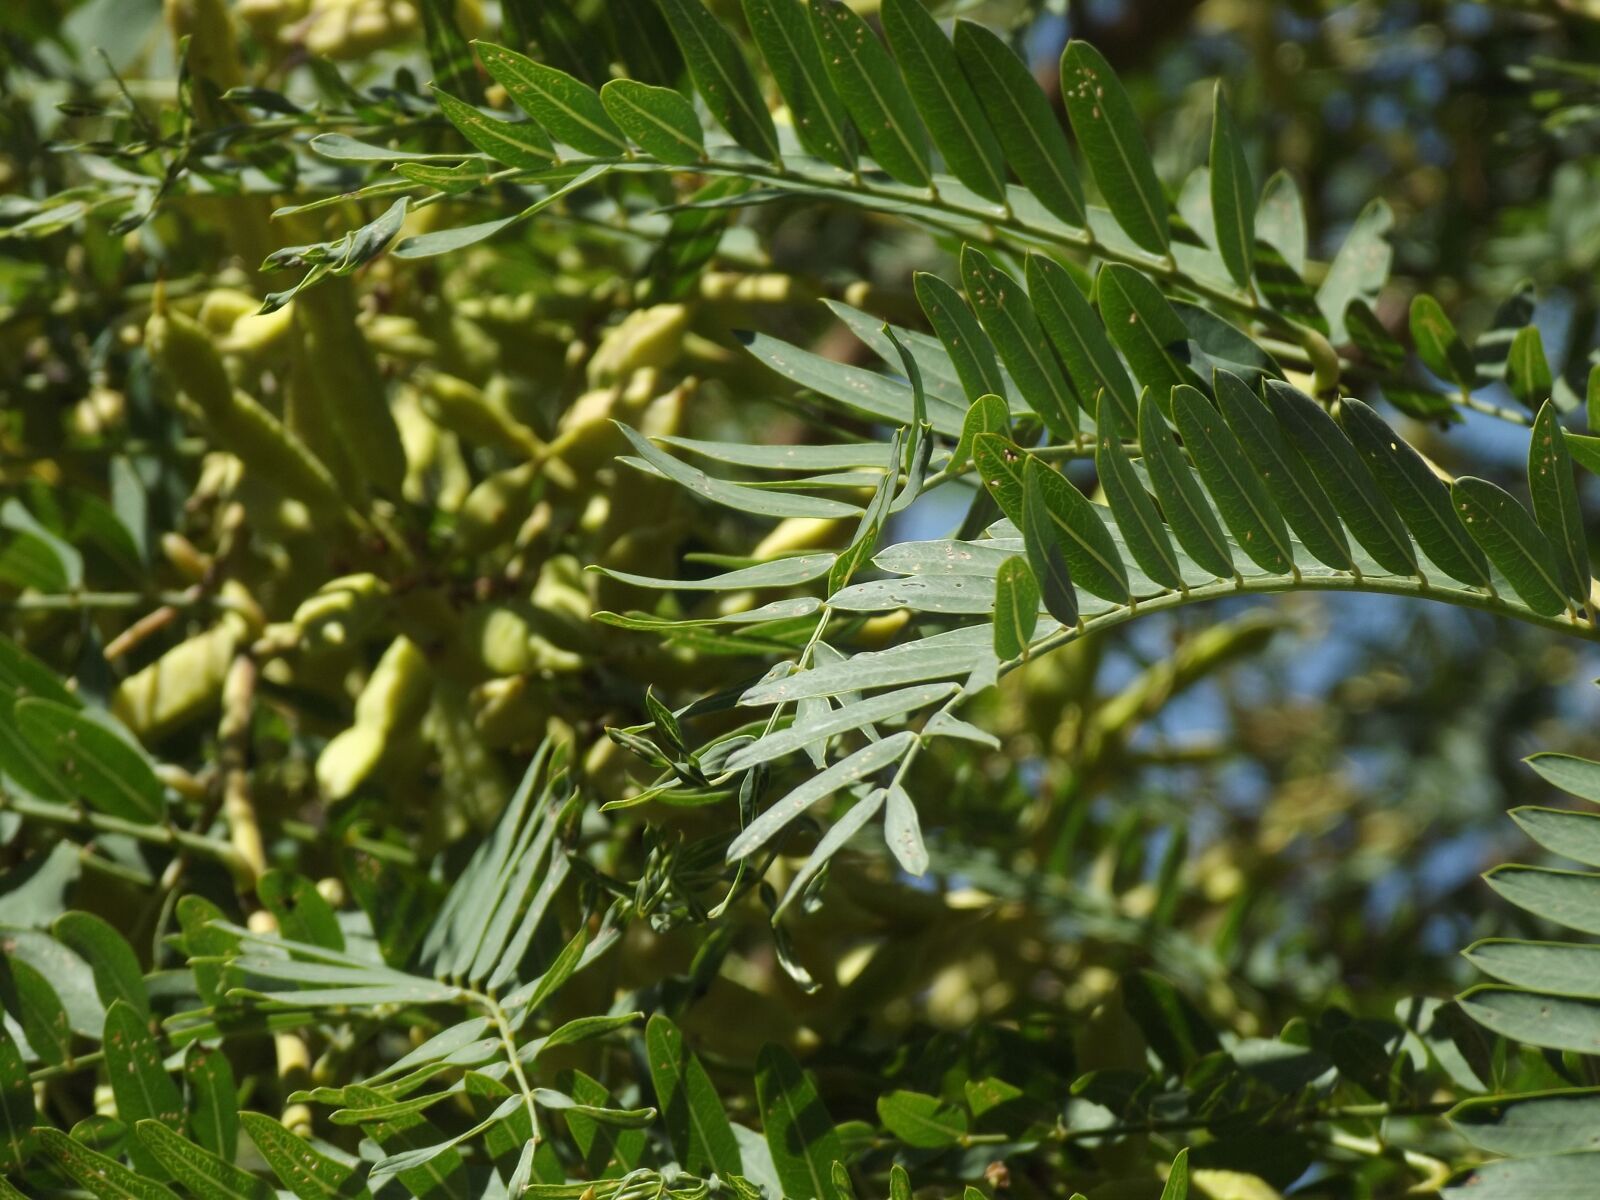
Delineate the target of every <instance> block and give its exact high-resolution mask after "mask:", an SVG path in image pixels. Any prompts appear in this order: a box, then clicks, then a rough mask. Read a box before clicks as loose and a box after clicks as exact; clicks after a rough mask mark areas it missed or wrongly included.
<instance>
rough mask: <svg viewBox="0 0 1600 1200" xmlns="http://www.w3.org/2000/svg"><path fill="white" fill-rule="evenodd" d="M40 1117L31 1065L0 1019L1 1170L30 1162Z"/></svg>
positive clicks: (16, 1167) (15, 1167)
mask: <svg viewBox="0 0 1600 1200" xmlns="http://www.w3.org/2000/svg"><path fill="white" fill-rule="evenodd" d="M37 1116H38V1113H37V1111H36V1110H35V1109H34V1106H33V1082H32V1081H31V1080H30V1079H29V1078H28V1066H27V1064H26V1063H24V1062H23V1061H22V1051H20V1050H19V1049H17V1044H16V1042H14V1041H12V1039H11V1035H10V1034H9V1033H7V1032H6V1030H5V1024H4V1022H0V1171H5V1172H8V1173H9V1172H11V1171H16V1170H19V1169H21V1167H22V1164H23V1163H25V1162H27V1161H28V1158H29V1156H30V1155H31V1154H32V1153H33V1147H34V1143H35V1142H36V1141H37V1139H36V1138H35V1137H34V1134H33V1122H34V1120H35V1118H36V1117H37Z"/></svg>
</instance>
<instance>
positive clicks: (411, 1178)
mask: <svg viewBox="0 0 1600 1200" xmlns="http://www.w3.org/2000/svg"><path fill="white" fill-rule="evenodd" d="M345 1095H346V1097H347V1099H348V1100H349V1101H350V1103H351V1104H352V1105H353V1106H355V1107H362V1108H376V1107H378V1106H379V1105H381V1104H385V1103H387V1100H386V1098H385V1097H384V1095H383V1094H382V1093H381V1092H377V1091H374V1090H373V1089H371V1088H363V1087H347V1088H346V1089H345ZM362 1128H363V1130H364V1131H365V1132H366V1134H367V1136H368V1137H370V1138H372V1140H373V1141H375V1142H377V1143H378V1144H379V1145H380V1146H382V1147H383V1149H384V1150H385V1151H386V1152H387V1153H388V1154H390V1155H391V1156H393V1155H397V1154H400V1153H403V1152H404V1151H408V1150H430V1151H431V1150H433V1149H434V1148H435V1147H439V1146H440V1144H441V1143H442V1142H444V1141H445V1138H444V1135H443V1134H441V1133H440V1132H439V1130H438V1128H437V1127H435V1126H434V1124H433V1123H432V1122H431V1121H429V1120H428V1119H427V1118H426V1117H424V1116H419V1115H417V1114H415V1113H413V1114H407V1115H403V1116H398V1117H395V1118H393V1119H392V1120H377V1121H372V1122H370V1123H368V1124H366V1125H363V1126H362ZM465 1175H466V1171H465V1164H464V1163H463V1162H462V1159H461V1154H460V1152H459V1151H457V1150H456V1149H455V1147H454V1146H453V1145H451V1146H445V1147H442V1148H441V1149H439V1150H438V1151H437V1152H435V1153H432V1154H430V1155H429V1156H428V1157H427V1159H426V1161H424V1162H422V1163H420V1164H419V1165H417V1166H414V1167H410V1168H408V1169H405V1170H401V1171H399V1172H398V1175H397V1177H398V1178H399V1180H400V1183H401V1185H402V1186H404V1187H405V1188H406V1189H407V1190H408V1191H410V1192H411V1194H412V1195H413V1196H417V1197H419V1198H420V1200H432V1198H434V1197H442V1196H449V1197H452V1198H455V1200H467V1197H468V1195H469V1192H468V1189H467V1183H466V1179H465Z"/></svg>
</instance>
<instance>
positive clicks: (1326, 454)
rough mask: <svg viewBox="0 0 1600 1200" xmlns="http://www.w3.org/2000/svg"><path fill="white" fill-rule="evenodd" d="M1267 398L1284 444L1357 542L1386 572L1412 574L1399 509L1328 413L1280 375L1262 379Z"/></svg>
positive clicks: (1413, 561)
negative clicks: (1308, 470)
mask: <svg viewBox="0 0 1600 1200" xmlns="http://www.w3.org/2000/svg"><path fill="white" fill-rule="evenodd" d="M1266 398H1267V403H1268V406H1269V407H1270V408H1271V409H1272V413H1273V416H1275V417H1277V419H1278V424H1279V427H1280V428H1282V430H1283V431H1284V434H1285V435H1286V436H1287V438H1288V440H1289V443H1290V444H1291V445H1293V446H1294V448H1295V449H1296V450H1298V451H1299V452H1300V455H1301V457H1302V458H1304V459H1305V461H1306V463H1307V464H1308V465H1309V466H1310V468H1311V470H1312V473H1313V474H1315V475H1316V477H1317V481H1318V482H1319V483H1321V484H1322V486H1323V488H1324V489H1325V490H1326V491H1327V493H1328V496H1329V497H1330V498H1331V499H1332V500H1333V506H1334V508H1336V509H1337V510H1338V512H1339V516H1340V517H1342V518H1343V519H1344V523H1345V525H1346V526H1347V527H1348V528H1349V530H1350V533H1351V534H1352V535H1353V536H1354V537H1355V539H1356V541H1358V542H1360V543H1361V545H1362V547H1363V548H1364V549H1365V550H1366V552H1367V553H1368V554H1370V555H1372V557H1373V558H1374V559H1376V560H1377V562H1378V565H1379V566H1381V567H1382V568H1383V569H1384V570H1385V571H1388V572H1390V573H1391V574H1394V575H1410V574H1413V573H1415V571H1416V569H1417V553H1416V550H1415V549H1414V548H1413V547H1412V545H1411V538H1410V537H1409V536H1408V535H1407V534H1406V527H1405V524H1404V523H1403V522H1402V521H1401V520H1400V514H1399V513H1397V512H1396V511H1395V508H1394V505H1393V504H1392V503H1390V501H1389V498H1388V497H1387V496H1385V495H1384V494H1383V493H1382V492H1381V491H1380V490H1379V488H1378V482H1377V480H1375V479H1373V477H1372V472H1371V471H1369V470H1368V469H1367V465H1366V463H1364V462H1362V461H1361V456H1360V455H1359V454H1358V453H1356V448H1355V447H1354V446H1353V445H1351V444H1350V439H1349V438H1347V437H1345V435H1344V434H1343V433H1342V432H1340V430H1339V427H1338V426H1337V425H1335V424H1334V423H1333V418H1332V417H1330V416H1329V415H1328V414H1327V413H1326V412H1325V411H1323V408H1322V406H1321V405H1320V404H1318V403H1317V402H1316V401H1315V400H1313V399H1312V398H1311V397H1310V396H1308V395H1306V394H1305V393H1304V392H1302V391H1300V390H1298V389H1297V388H1294V387H1292V386H1290V385H1289V384H1287V383H1284V382H1283V381H1282V380H1279V379H1269V380H1267V381H1266Z"/></svg>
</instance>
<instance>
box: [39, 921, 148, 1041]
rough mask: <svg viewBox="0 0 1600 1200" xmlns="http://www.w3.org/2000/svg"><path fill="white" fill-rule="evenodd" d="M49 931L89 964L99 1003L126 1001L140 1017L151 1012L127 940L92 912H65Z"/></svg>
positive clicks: (137, 966) (137, 961)
mask: <svg viewBox="0 0 1600 1200" xmlns="http://www.w3.org/2000/svg"><path fill="white" fill-rule="evenodd" d="M50 932H51V933H53V934H55V936H56V940H57V941H59V942H61V943H62V944H63V945H64V946H66V947H67V948H68V949H70V950H71V951H72V952H73V953H74V954H76V955H77V956H78V957H79V958H81V959H83V961H84V962H86V963H88V964H89V969H90V970H91V971H92V972H93V973H94V990H95V994H96V995H97V996H99V997H100V1003H101V1004H105V1005H110V1004H111V1003H112V1001H115V1000H126V1001H127V1002H128V1004H130V1005H131V1006H132V1007H133V1009H134V1011H135V1012H137V1013H139V1015H140V1016H144V1017H148V1016H149V1015H150V993H149V991H148V989H146V987H145V983H144V972H143V971H141V970H140V969H139V960H138V959H137V958H136V957H134V953H133V947H131V946H129V945H128V941H127V939H126V938H124V937H123V936H122V935H121V934H120V933H118V932H117V931H116V930H115V929H113V928H112V927H111V925H110V924H109V923H107V922H106V921H105V920H103V919H102V918H100V917H97V916H95V915H94V914H93V913H86V912H68V913H62V914H61V915H60V916H59V917H57V918H56V919H55V923H54V924H53V925H52V926H51V927H50Z"/></svg>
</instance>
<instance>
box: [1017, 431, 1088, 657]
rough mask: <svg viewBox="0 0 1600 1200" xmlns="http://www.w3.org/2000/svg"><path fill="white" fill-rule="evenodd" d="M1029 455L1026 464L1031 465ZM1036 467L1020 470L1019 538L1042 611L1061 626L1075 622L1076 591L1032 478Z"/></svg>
mask: <svg viewBox="0 0 1600 1200" xmlns="http://www.w3.org/2000/svg"><path fill="white" fill-rule="evenodd" d="M1033 463H1034V459H1033V457H1032V456H1031V455H1030V456H1029V457H1028V459H1027V461H1026V467H1033ZM1036 472H1037V468H1035V469H1034V470H1028V469H1026V468H1025V469H1024V472H1023V480H1024V484H1023V494H1022V537H1023V545H1024V547H1025V548H1026V550H1027V555H1028V566H1029V569H1030V572H1031V573H1032V575H1033V577H1034V579H1035V580H1036V581H1037V582H1038V584H1039V598H1040V601H1041V602H1042V603H1043V604H1044V608H1045V611H1046V612H1048V613H1049V614H1050V615H1051V616H1052V617H1054V618H1055V619H1056V620H1057V621H1060V622H1061V623H1062V624H1063V625H1076V624H1077V623H1078V591H1077V589H1076V588H1075V587H1073V585H1072V567H1071V565H1070V564H1069V563H1068V562H1067V555H1066V544H1065V539H1064V538H1062V537H1059V536H1057V534H1056V525H1055V521H1054V520H1053V519H1052V516H1051V513H1050V507H1049V504H1048V503H1047V502H1046V500H1045V497H1044V490H1043V488H1042V487H1041V486H1040V485H1039V483H1038V482H1037V480H1036V479H1035V478H1034V477H1035V475H1036Z"/></svg>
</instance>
